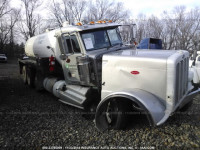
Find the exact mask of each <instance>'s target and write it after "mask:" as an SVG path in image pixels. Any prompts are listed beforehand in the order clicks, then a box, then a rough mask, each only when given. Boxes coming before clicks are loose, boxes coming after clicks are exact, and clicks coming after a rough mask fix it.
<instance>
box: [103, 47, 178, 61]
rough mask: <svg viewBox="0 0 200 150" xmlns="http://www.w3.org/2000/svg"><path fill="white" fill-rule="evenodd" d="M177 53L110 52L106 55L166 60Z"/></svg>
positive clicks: (128, 50)
mask: <svg viewBox="0 0 200 150" xmlns="http://www.w3.org/2000/svg"><path fill="white" fill-rule="evenodd" d="M176 52H177V51H175V50H132V49H127V50H119V51H115V52H111V53H109V54H106V55H110V56H126V57H140V58H141V57H144V58H153V59H167V58H168V57H170V56H171V55H173V54H174V53H176Z"/></svg>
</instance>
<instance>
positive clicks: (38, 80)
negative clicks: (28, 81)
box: [34, 72, 44, 92]
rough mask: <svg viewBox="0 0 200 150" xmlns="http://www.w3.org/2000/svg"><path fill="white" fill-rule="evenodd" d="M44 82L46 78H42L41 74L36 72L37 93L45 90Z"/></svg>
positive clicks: (35, 84)
mask: <svg viewBox="0 0 200 150" xmlns="http://www.w3.org/2000/svg"><path fill="white" fill-rule="evenodd" d="M43 80H44V78H43V77H42V75H41V73H40V72H36V73H35V78H34V86H35V89H36V91H38V92H39V91H42V90H43V89H44V88H43Z"/></svg>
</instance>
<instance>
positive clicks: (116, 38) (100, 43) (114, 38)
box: [81, 28, 122, 51]
mask: <svg viewBox="0 0 200 150" xmlns="http://www.w3.org/2000/svg"><path fill="white" fill-rule="evenodd" d="M81 37H82V39H83V43H84V45H85V48H86V50H87V51H91V50H97V49H101V48H108V47H111V46H115V45H118V44H122V41H121V38H120V35H119V33H118V31H117V29H116V28H115V29H107V30H106V29H102V30H96V31H87V32H83V33H82V34H81Z"/></svg>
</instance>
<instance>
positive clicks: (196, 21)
mask: <svg viewBox="0 0 200 150" xmlns="http://www.w3.org/2000/svg"><path fill="white" fill-rule="evenodd" d="M199 33H200V10H199V9H198V8H195V9H191V10H190V11H186V8H185V7H184V6H178V7H175V8H174V9H173V10H172V11H171V12H166V11H165V12H164V13H163V14H162V18H160V19H159V18H157V17H155V16H151V17H149V18H145V17H143V18H142V19H139V21H138V23H137V33H136V38H137V40H138V42H140V40H141V39H143V38H145V37H154V38H160V39H162V41H163V49H184V50H193V49H198V50H200V47H199V46H200V44H199V43H200V34H199Z"/></svg>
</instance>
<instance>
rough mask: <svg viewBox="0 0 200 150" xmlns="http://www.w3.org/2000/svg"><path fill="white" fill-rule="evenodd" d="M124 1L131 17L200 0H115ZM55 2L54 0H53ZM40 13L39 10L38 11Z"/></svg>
mask: <svg viewBox="0 0 200 150" xmlns="http://www.w3.org/2000/svg"><path fill="white" fill-rule="evenodd" d="M43 1H45V2H44V3H43V5H48V4H49V2H50V1H51V0H43ZM116 1H121V2H124V5H125V7H126V8H127V9H129V10H130V12H131V16H132V17H131V18H135V17H137V15H138V14H141V13H143V14H145V15H146V16H151V15H152V14H153V15H156V16H158V17H159V15H160V14H161V13H162V12H163V11H164V10H167V11H170V10H172V9H173V8H174V7H175V6H180V5H184V6H186V8H187V9H188V10H190V9H191V8H195V7H199V8H200V0H116ZM55 2H56V0H55ZM11 5H12V6H15V7H16V6H18V7H20V0H12V3H11ZM40 13H41V12H40Z"/></svg>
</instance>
